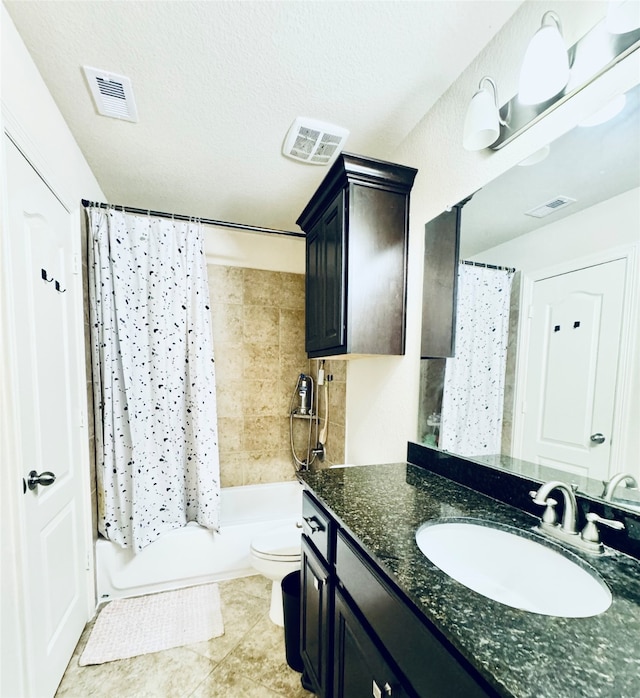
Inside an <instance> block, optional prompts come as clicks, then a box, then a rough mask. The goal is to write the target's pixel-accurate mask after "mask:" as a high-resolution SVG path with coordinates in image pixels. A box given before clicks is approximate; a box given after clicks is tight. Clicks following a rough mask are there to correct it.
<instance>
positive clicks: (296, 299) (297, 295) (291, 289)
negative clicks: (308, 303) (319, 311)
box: [281, 274, 305, 311]
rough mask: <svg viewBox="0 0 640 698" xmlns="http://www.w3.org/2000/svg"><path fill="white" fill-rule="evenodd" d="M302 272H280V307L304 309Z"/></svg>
mask: <svg viewBox="0 0 640 698" xmlns="http://www.w3.org/2000/svg"><path fill="white" fill-rule="evenodd" d="M304 299H305V291H304V274H282V305H281V307H282V308H291V309H294V310H303V311H304Z"/></svg>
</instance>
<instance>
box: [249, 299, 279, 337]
mask: <svg viewBox="0 0 640 698" xmlns="http://www.w3.org/2000/svg"><path fill="white" fill-rule="evenodd" d="M243 308H244V316H243V319H242V340H243V341H244V342H245V343H247V344H266V345H268V346H271V345H273V344H278V343H279V341H278V336H279V321H280V311H279V310H278V308H266V307H263V306H260V305H245V306H243Z"/></svg>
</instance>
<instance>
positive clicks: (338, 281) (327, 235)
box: [306, 192, 345, 354]
mask: <svg viewBox="0 0 640 698" xmlns="http://www.w3.org/2000/svg"><path fill="white" fill-rule="evenodd" d="M344 215H345V213H344V192H340V194H338V196H337V197H336V198H335V199H334V201H333V202H332V203H331V205H330V206H329V207H328V208H327V210H326V211H325V212H324V214H323V215H322V216H321V218H320V219H319V220H318V222H317V223H316V224H315V225H314V226H313V228H312V229H311V231H310V232H309V233H308V234H307V275H306V313H307V317H306V328H307V330H306V349H307V352H309V353H310V354H311V353H312V352H320V351H326V350H329V349H331V350H335V353H341V352H343V351H344V350H345V322H344V316H345V281H344V277H345V269H344V256H343V251H344V230H345V226H344V222H345V221H344Z"/></svg>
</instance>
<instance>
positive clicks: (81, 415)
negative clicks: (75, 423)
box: [79, 409, 85, 429]
mask: <svg viewBox="0 0 640 698" xmlns="http://www.w3.org/2000/svg"><path fill="white" fill-rule="evenodd" d="M79 426H80V428H81V429H84V426H85V423H84V410H83V409H80V424H79Z"/></svg>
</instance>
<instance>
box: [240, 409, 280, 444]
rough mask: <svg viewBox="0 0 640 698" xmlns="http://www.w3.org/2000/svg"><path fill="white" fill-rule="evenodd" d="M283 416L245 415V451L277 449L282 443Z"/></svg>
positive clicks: (243, 439)
mask: <svg viewBox="0 0 640 698" xmlns="http://www.w3.org/2000/svg"><path fill="white" fill-rule="evenodd" d="M281 422H282V417H245V419H244V430H243V435H242V450H243V451H275V450H277V449H278V448H279V447H280V446H281V444H280V433H281V429H280V424H281Z"/></svg>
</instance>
